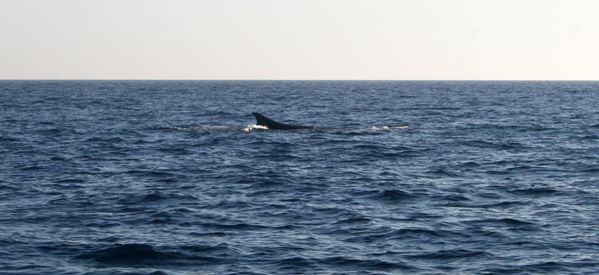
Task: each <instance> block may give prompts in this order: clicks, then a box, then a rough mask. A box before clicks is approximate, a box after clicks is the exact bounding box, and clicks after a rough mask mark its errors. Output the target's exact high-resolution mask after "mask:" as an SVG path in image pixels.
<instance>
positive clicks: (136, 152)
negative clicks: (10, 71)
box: [0, 81, 599, 274]
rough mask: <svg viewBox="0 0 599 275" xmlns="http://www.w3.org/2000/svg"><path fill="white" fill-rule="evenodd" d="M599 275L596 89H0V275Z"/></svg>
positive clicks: (391, 84)
mask: <svg viewBox="0 0 599 275" xmlns="http://www.w3.org/2000/svg"><path fill="white" fill-rule="evenodd" d="M252 112H259V113H262V114H264V115H266V116H268V117H270V118H272V119H274V120H277V121H281V122H285V123H291V124H301V125H312V126H315V129H304V130H293V131H282V130H268V129H264V127H258V126H255V125H254V124H255V120H254V118H253V116H252V115H251V113H252ZM598 272H599V82H527V81H518V82H509V81H508V82H502V81H482V82H477V81H0V273H2V274H82V273H85V274H238V273H242V274H527V273H528V274H550V273H554V274H566V273H576V274H585V273H586V274H593V273H595V274H596V273H598Z"/></svg>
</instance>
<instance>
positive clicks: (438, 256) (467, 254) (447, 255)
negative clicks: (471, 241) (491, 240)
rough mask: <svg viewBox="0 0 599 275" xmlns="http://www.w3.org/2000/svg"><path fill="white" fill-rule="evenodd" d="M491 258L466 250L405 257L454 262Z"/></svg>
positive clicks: (482, 252) (488, 254) (480, 252)
mask: <svg viewBox="0 0 599 275" xmlns="http://www.w3.org/2000/svg"><path fill="white" fill-rule="evenodd" d="M489 256H492V254H491V253H488V252H484V251H472V250H467V249H450V250H440V251H435V252H430V253H422V254H416V255H410V256H407V257H408V258H411V259H421V260H455V259H462V258H473V257H476V258H481V257H489Z"/></svg>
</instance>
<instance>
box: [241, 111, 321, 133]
mask: <svg viewBox="0 0 599 275" xmlns="http://www.w3.org/2000/svg"><path fill="white" fill-rule="evenodd" d="M252 115H253V116H254V117H255V118H256V124H257V125H260V126H265V127H266V128H268V129H272V130H299V129H314V127H313V126H304V125H292V124H285V123H281V122H277V121H274V120H272V119H270V118H268V117H266V116H264V115H262V114H259V113H256V112H253V113H252Z"/></svg>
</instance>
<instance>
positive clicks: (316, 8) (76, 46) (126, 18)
mask: <svg viewBox="0 0 599 275" xmlns="http://www.w3.org/2000/svg"><path fill="white" fill-rule="evenodd" d="M0 79H265V80H285V79H305V80H311V79H330V80H377V79H380V80H599V1H596V0H212V1H209V0H189V1H187V0H95V1H92V0H51V1H50V0H0Z"/></svg>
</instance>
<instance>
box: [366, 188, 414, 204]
mask: <svg viewBox="0 0 599 275" xmlns="http://www.w3.org/2000/svg"><path fill="white" fill-rule="evenodd" d="M370 198H371V199H375V200H380V201H385V202H398V201H403V200H408V199H412V198H414V195H412V194H410V193H408V192H404V191H401V190H385V191H381V192H379V193H377V194H375V195H373V196H371V197H370Z"/></svg>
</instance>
